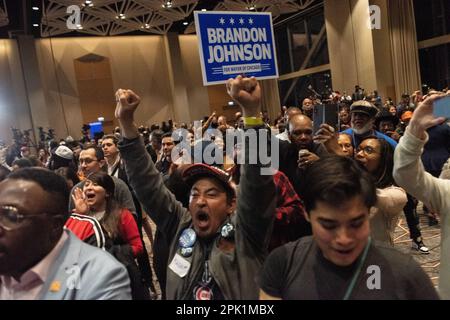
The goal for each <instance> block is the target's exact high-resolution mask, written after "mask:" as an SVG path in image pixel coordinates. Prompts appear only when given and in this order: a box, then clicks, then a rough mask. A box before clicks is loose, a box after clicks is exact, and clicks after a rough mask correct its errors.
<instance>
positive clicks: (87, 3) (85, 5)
mask: <svg viewBox="0 0 450 320" xmlns="http://www.w3.org/2000/svg"><path fill="white" fill-rule="evenodd" d="M82 6H83V7H93V6H94V2H92V0H86V1H85V2H84V3H83V4H82Z"/></svg>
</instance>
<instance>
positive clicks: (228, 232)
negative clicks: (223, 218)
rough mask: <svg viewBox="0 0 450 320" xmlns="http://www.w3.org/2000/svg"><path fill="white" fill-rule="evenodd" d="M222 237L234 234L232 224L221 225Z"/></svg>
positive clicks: (229, 236)
mask: <svg viewBox="0 0 450 320" xmlns="http://www.w3.org/2000/svg"><path fill="white" fill-rule="evenodd" d="M220 234H221V235H222V237H224V238H231V237H233V236H234V226H233V225H232V224H231V223H227V224H225V225H224V226H223V227H222V230H221V232H220Z"/></svg>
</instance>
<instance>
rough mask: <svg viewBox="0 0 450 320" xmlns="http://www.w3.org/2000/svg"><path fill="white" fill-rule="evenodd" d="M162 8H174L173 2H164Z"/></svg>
mask: <svg viewBox="0 0 450 320" xmlns="http://www.w3.org/2000/svg"><path fill="white" fill-rule="evenodd" d="M162 7H163V8H165V9H169V8H172V1H164V3H163V5H162Z"/></svg>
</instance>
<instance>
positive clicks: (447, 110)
mask: <svg viewBox="0 0 450 320" xmlns="http://www.w3.org/2000/svg"><path fill="white" fill-rule="evenodd" d="M433 114H434V116H435V117H443V118H446V119H450V96H447V97H444V98H441V99H439V100H436V101H435V102H434V104H433Z"/></svg>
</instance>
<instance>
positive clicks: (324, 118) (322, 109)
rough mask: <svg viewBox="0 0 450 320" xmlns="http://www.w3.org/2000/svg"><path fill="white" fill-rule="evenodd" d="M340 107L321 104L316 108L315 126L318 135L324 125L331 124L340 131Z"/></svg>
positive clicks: (314, 115)
mask: <svg viewBox="0 0 450 320" xmlns="http://www.w3.org/2000/svg"><path fill="white" fill-rule="evenodd" d="M338 114H339V107H338V105H337V104H321V105H316V106H314V114H313V124H314V128H313V130H314V133H316V132H317V131H318V130H319V128H320V125H321V124H322V123H326V124H329V125H330V126H332V127H333V128H334V129H335V130H338V131H339V116H338Z"/></svg>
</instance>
